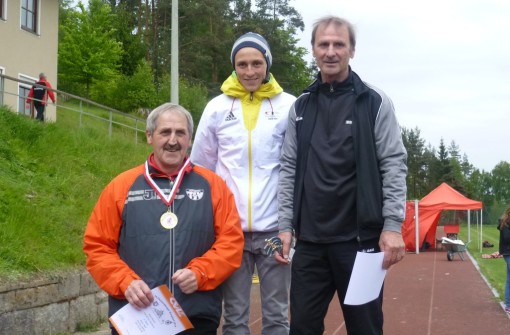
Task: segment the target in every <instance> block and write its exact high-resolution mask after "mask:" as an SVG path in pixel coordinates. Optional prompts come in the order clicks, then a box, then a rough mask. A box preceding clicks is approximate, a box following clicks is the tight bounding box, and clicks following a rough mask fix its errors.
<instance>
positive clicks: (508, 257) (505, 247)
mask: <svg viewBox="0 0 510 335" xmlns="http://www.w3.org/2000/svg"><path fill="white" fill-rule="evenodd" d="M498 229H499V254H500V255H503V258H504V259H505V263H506V284H505V312H506V313H507V314H508V315H510V205H508V207H507V208H506V209H505V212H504V213H503V215H501V218H500V219H499V225H498Z"/></svg>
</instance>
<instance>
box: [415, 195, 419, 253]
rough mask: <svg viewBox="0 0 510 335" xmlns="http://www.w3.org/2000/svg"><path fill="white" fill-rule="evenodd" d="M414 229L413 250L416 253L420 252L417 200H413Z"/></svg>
mask: <svg viewBox="0 0 510 335" xmlns="http://www.w3.org/2000/svg"><path fill="white" fill-rule="evenodd" d="M414 230H415V234H416V243H415V248H414V249H415V252H416V254H417V255H418V254H419V253H420V243H419V240H420V215H419V211H418V200H416V199H415V200H414Z"/></svg>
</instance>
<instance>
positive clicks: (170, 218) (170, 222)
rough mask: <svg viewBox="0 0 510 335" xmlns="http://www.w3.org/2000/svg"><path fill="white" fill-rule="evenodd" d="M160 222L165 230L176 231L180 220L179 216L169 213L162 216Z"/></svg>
mask: <svg viewBox="0 0 510 335" xmlns="http://www.w3.org/2000/svg"><path fill="white" fill-rule="evenodd" d="M159 222H161V226H163V228H165V229H174V228H175V226H177V223H178V222H179V219H177V215H175V214H174V213H172V212H170V211H168V212H165V213H163V215H161V218H160V219H159Z"/></svg>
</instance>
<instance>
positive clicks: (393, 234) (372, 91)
mask: <svg viewBox="0 0 510 335" xmlns="http://www.w3.org/2000/svg"><path fill="white" fill-rule="evenodd" d="M355 45H356V38H355V33H354V29H353V27H352V25H351V24H350V23H349V22H348V21H346V20H344V19H341V18H338V17H332V16H330V17H325V18H322V19H320V20H319V21H317V23H316V24H315V25H314V29H313V32H312V47H313V55H314V57H315V60H316V62H317V65H318V66H319V68H320V72H319V74H318V76H317V80H316V81H315V82H314V83H313V84H312V85H310V86H309V87H308V88H307V89H305V91H304V93H303V94H302V95H301V96H300V97H299V98H298V99H297V100H296V102H295V103H294V105H293V107H292V108H291V110H290V112H289V124H288V128H287V132H286V135H285V142H284V145H283V148H282V156H281V169H280V180H279V193H278V201H279V231H280V233H279V237H280V238H281V240H282V242H283V257H281V256H280V255H277V254H275V257H276V259H277V260H278V261H280V262H282V263H285V262H287V263H288V262H289V261H290V260H289V249H290V244H291V240H292V233H293V232H294V233H295V238H296V241H297V242H296V246H295V254H294V257H293V260H292V275H291V291H290V310H291V325H290V334H291V335H297V334H322V333H323V332H324V317H325V315H326V313H327V310H328V306H329V303H330V301H331V299H332V298H333V295H334V294H335V292H337V294H338V297H339V299H340V305H341V307H342V312H343V315H344V319H345V324H346V328H347V332H348V333H349V334H350V335H352V334H359V335H370V334H382V331H383V313H382V290H381V292H380V295H379V297H378V298H377V299H375V300H373V301H371V302H369V303H366V304H364V305H359V306H350V305H346V304H344V299H345V295H346V291H347V287H348V284H349V279H350V276H351V272H352V268H353V265H354V260H355V258H356V254H357V252H379V251H381V252H384V260H383V264H382V267H383V268H389V267H390V266H391V265H393V264H395V263H397V262H399V261H400V260H401V259H402V258H403V256H404V241H403V239H402V235H401V225H402V222H403V221H404V218H405V200H406V181H405V179H406V175H407V166H406V159H407V153H406V150H405V148H404V145H403V142H402V136H401V131H400V127H399V125H398V122H397V119H396V117H395V113H394V108H393V105H392V103H391V101H390V99H389V98H388V97H387V96H386V95H385V94H384V92H382V91H380V90H379V89H377V88H375V87H372V86H370V85H368V84H366V83H364V82H363V81H362V80H361V79H360V78H359V77H358V75H357V74H356V73H354V72H353V71H352V70H351V68H350V66H349V61H350V59H351V58H353V57H354V51H355Z"/></svg>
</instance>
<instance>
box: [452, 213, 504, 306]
mask: <svg viewBox="0 0 510 335" xmlns="http://www.w3.org/2000/svg"><path fill="white" fill-rule="evenodd" d="M479 229H480V228H479V227H478V228H477V227H476V224H473V223H471V242H470V243H469V244H468V251H469V253H470V254H471V256H472V257H473V258H474V259H475V260H476V262H477V263H478V266H479V267H480V272H481V273H482V274H483V275H484V276H485V278H486V279H487V281H488V282H489V283H490V285H491V286H492V287H493V288H494V289H495V290H496V291H497V292H498V294H499V298H500V300H503V299H504V297H505V292H504V290H505V288H504V285H505V281H506V263H505V260H504V259H503V258H489V259H484V258H482V255H483V254H489V255H490V254H492V253H493V252H496V251H498V250H499V230H498V229H497V228H496V225H495V224H484V225H483V229H482V237H481V238H480V234H479ZM467 236H468V228H467V224H462V225H461V227H460V231H459V238H460V239H461V240H463V241H467V240H468V239H467ZM485 240H487V241H489V242H490V243H491V244H493V245H494V246H493V247H492V248H482V250H481V251H480V241H482V242H483V241H485Z"/></svg>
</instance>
